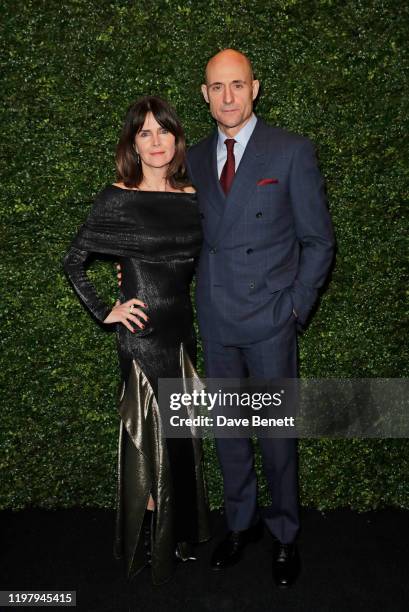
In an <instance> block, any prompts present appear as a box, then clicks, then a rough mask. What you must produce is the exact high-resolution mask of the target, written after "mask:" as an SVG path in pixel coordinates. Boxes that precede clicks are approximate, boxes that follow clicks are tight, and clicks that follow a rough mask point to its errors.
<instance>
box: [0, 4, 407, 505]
mask: <svg viewBox="0 0 409 612" xmlns="http://www.w3.org/2000/svg"><path fill="white" fill-rule="evenodd" d="M1 12H2V18H1V23H2V25H1V29H2V33H1V34H2V36H1V43H0V44H1V57H2V59H1V64H2V65H1V69H2V70H1V71H2V74H3V78H2V84H1V89H2V94H3V102H2V105H1V119H2V127H3V136H2V151H3V152H2V155H1V160H0V164H1V173H2V182H1V192H0V196H1V199H0V215H1V227H2V229H1V233H2V236H1V238H2V240H1V257H0V266H1V272H2V299H1V309H0V310H1V313H0V316H1V326H2V367H1V371H0V376H1V382H2V387H3V389H4V390H3V392H2V398H3V400H4V402H3V407H2V414H1V418H2V425H1V430H0V436H1V440H0V442H1V455H0V478H1V491H0V495H1V497H0V507H1V508H15V509H18V508H23V507H25V506H29V505H34V506H42V507H57V506H60V507H61V506H62V507H64V506H73V505H78V506H81V505H84V506H86V505H95V506H101V507H111V506H113V504H114V499H115V470H116V465H115V462H116V445H117V431H118V418H119V417H118V416H117V413H116V406H115V397H116V390H117V384H118V381H119V368H118V364H117V357H116V353H115V340H114V337H113V335H112V334H110V333H107V332H106V331H104V330H103V329H101V328H100V327H99V326H97V325H95V323H94V322H93V321H92V320H91V318H90V317H89V316H88V314H87V313H86V312H85V310H84V309H83V308H82V306H81V305H80V303H79V302H78V300H77V298H76V297H75V296H74V294H73V292H72V290H71V288H70V287H69V285H68V283H67V281H66V279H65V277H64V275H63V272H62V265H61V261H62V257H63V255H64V253H65V251H66V249H67V246H68V244H69V242H70V240H71V237H72V236H73V234H74V232H75V231H76V229H77V227H78V226H79V224H80V223H81V222H82V221H83V220H84V218H85V216H86V214H87V211H88V209H89V207H90V203H91V201H92V198H93V196H94V195H95V193H97V192H98V191H99V190H100V189H101V188H102V187H103V186H104V185H105V184H107V183H110V182H112V180H113V177H114V174H113V172H114V164H113V154H114V149H115V144H116V141H117V138H118V134H119V130H120V127H121V123H122V120H123V117H124V113H125V110H126V108H127V106H128V104H129V103H130V102H131V101H132V100H134V99H135V98H137V97H138V96H140V95H142V94H146V93H151V94H159V95H162V96H164V97H166V98H167V99H169V100H170V101H171V103H172V104H173V105H174V106H175V107H176V109H177V111H178V113H179V115H180V117H181V119H182V121H183V124H184V126H185V128H186V132H187V137H188V141H189V142H191V143H193V142H196V141H197V140H198V139H200V138H202V137H204V136H205V135H206V134H207V133H208V132H209V130H210V129H212V126H213V124H212V120H211V118H210V116H209V114H208V110H207V107H206V105H205V104H204V102H203V101H202V99H201V95H200V90H199V86H200V83H201V81H202V75H203V68H204V65H205V62H206V60H207V59H208V58H209V57H210V56H211V55H212V54H213V53H214V52H216V51H217V50H219V49H220V48H224V47H229V46H232V47H235V48H238V49H240V50H242V51H244V52H246V53H248V54H249V56H250V57H251V59H252V60H253V63H254V68H255V71H256V75H257V77H258V78H259V79H260V80H261V82H262V93H261V96H260V99H259V102H258V104H257V113H258V114H259V115H260V116H262V117H264V118H265V119H266V120H267V121H269V122H270V123H272V124H276V125H279V126H281V127H284V128H287V129H290V130H293V131H296V132H300V133H302V134H304V135H307V136H309V137H310V138H312V139H313V140H314V142H315V143H316V144H317V147H318V151H319V156H320V163H321V168H322V171H323V173H324V175H325V177H326V179H327V187H328V195H329V203H330V209H331V214H332V217H333V220H334V225H335V229H336V236H337V242H338V254H337V260H336V266H335V268H334V270H333V273H332V278H331V282H330V284H329V288H328V290H327V291H326V293H325V294H324V296H323V298H322V300H321V304H320V308H319V310H318V312H317V314H316V316H315V318H314V319H313V321H312V324H311V325H310V327H309V329H308V331H307V332H306V333H305V334H304V335H303V336H302V337H301V338H300V354H301V364H302V375H303V376H307V377H401V376H404V375H405V374H406V370H405V365H404V364H405V363H406V362H405V357H406V355H405V353H406V343H405V341H404V335H403V317H404V305H403V297H404V290H403V287H404V284H403V280H402V276H403V266H404V243H403V240H404V230H405V226H404V222H403V201H404V197H405V195H406V196H407V191H408V189H407V186H408V180H407V179H408V173H409V170H408V165H407V159H408V141H407V138H405V136H406V135H407V131H408V114H407V99H408V89H407V78H408V77H407V75H408V72H407V68H408V39H409V36H408V35H409V26H408V24H409V9H408V7H407V6H405V4H404V3H401V2H398V1H392V0H382V1H381V0H360V1H349V2H348V1H346V2H344V1H335V0H334V1H332V0H326V1H324V0H321V1H318V0H309V1H308V2H306V1H304V0H300V1H298V0H281V1H280V0H275V1H274V0H271V1H262V0H255V1H253V2H251V3H249V2H247V1H246V0H234V1H232V0H225V1H224V2H215V1H214V0H206V1H203V0H195V1H186V0H161V1H158V2H136V1H132V2H131V1H127V2H126V1H119V2H115V1H112V0H111V1H110V2H108V1H106V0H99V2H95V0H94V1H93V0H67V1H66V2H56V1H55V0H31V1H30V0H24V1H23V0H12V1H11V0H5V1H4V2H3V3H2V8H1ZM91 275H92V277H93V278H94V280H95V282H96V283H97V285H98V286H99V287H100V288H101V291H102V293H103V295H104V296H105V297H106V299H108V300H110V299H112V300H113V299H114V297H115V295H116V292H117V287H116V281H115V272H114V269H113V267H112V265H111V264H109V263H107V262H102V263H99V262H98V263H96V264H95V265H94V266H93V268H92V270H91ZM408 468H409V444H408V441H407V440H369V441H368V440H338V441H334V440H304V441H302V442H301V443H300V484H301V501H302V503H303V504H305V505H311V506H315V507H319V508H323V509H329V508H334V507H338V506H345V505H349V506H351V507H354V508H358V509H361V510H365V509H369V508H375V507H378V506H381V505H385V504H392V505H396V506H401V507H406V508H407V507H409V482H408V474H409V469H408ZM207 474H208V481H209V487H210V493H211V500H212V503H213V504H214V505H218V504H219V503H220V501H221V481H220V474H219V471H218V467H217V462H216V459H215V455H214V451H213V448H212V447H210V448H208V452H207ZM260 489H261V497H262V500H265V498H266V492H265V483H264V482H263V481H262V482H261V486H260Z"/></svg>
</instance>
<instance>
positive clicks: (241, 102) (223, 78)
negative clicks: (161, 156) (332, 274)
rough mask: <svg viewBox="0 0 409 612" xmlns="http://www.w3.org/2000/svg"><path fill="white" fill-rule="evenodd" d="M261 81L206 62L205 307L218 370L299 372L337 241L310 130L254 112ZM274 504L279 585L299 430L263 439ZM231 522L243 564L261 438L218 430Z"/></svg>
mask: <svg viewBox="0 0 409 612" xmlns="http://www.w3.org/2000/svg"><path fill="white" fill-rule="evenodd" d="M258 91H259V82H258V81H257V80H255V79H254V76H253V71H252V67H251V63H250V61H249V60H248V58H247V57H246V56H245V55H243V54H242V53H239V52H238V51H235V50H232V49H226V50H224V51H221V52H220V53H218V54H217V55H215V56H214V57H212V58H211V59H210V61H209V62H208V64H207V67H206V83H205V84H203V85H202V93H203V96H204V98H205V100H206V102H207V103H208V104H209V106H210V112H211V114H212V116H213V117H214V119H215V120H216V122H217V130H216V131H215V132H214V133H213V134H211V135H210V136H209V137H208V138H205V139H204V140H203V141H201V142H199V143H198V144H197V145H195V146H193V147H192V148H191V149H190V150H189V153H188V165H189V171H190V174H191V178H192V181H193V183H194V185H195V186H196V188H197V190H198V196H199V206H200V210H201V216H202V221H203V230H204V246H203V250H202V253H201V257H200V261H199V266H198V271H197V289H196V305H197V314H198V319H199V327H200V333H201V336H202V340H203V347H204V356H205V367H206V375H207V377H210V378H246V377H248V376H250V377H254V378H258V379H264V380H271V379H274V378H294V377H296V376H297V328H300V327H302V326H304V325H305V323H306V321H307V319H308V316H309V314H310V311H311V309H312V308H313V306H314V304H315V303H316V300H317V296H318V289H319V288H320V287H321V286H322V285H323V283H324V281H325V279H326V276H327V273H328V270H329V267H330V265H331V261H332V257H333V251H334V237H333V231H332V226H331V221H330V217H329V213H328V209H327V204H326V198H325V193H324V184H323V179H322V177H321V175H320V172H319V170H318V167H317V160H316V156H315V150H314V147H313V145H312V143H311V142H310V141H309V140H308V139H307V138H305V137H302V136H299V135H297V134H294V133H291V132H288V131H286V130H284V129H280V128H277V127H272V126H269V125H267V124H266V123H265V122H264V121H263V120H262V119H260V118H257V117H256V116H255V115H254V113H253V102H254V100H255V99H256V97H257V94H258ZM259 444H260V448H261V453H262V458H263V467H264V471H265V474H266V478H267V482H268V485H269V489H270V493H271V498H272V505H271V506H270V507H269V508H268V509H267V510H266V512H265V515H264V521H265V524H266V525H267V527H268V529H269V530H270V532H271V533H272V535H273V536H274V543H275V544H274V558H273V570H274V576H275V580H276V583H277V584H278V585H279V586H281V587H286V586H289V585H290V584H291V583H292V582H293V581H294V579H295V577H296V575H297V573H298V567H299V562H298V552H297V549H296V545H295V538H296V536H297V533H298V530H299V515H298V488H297V448H296V440H295V439H267V438H260V439H259ZM216 447H217V453H218V457H219V461H220V465H221V469H222V473H223V481H224V504H225V514H226V519H227V525H228V529H229V531H228V533H227V536H226V537H225V539H224V540H223V541H222V542H221V543H220V544H219V545H218V546H217V548H216V550H215V551H214V553H213V557H212V567H213V568H214V569H221V568H223V567H226V566H228V565H232V564H234V563H236V562H237V561H238V560H239V559H240V556H241V552H242V550H243V548H244V546H245V545H246V544H247V543H248V542H250V541H252V540H254V539H255V538H256V537H257V536H258V535H259V516H258V511H257V482H256V473H255V470H254V456H253V447H252V444H251V440H250V439H243V438H236V439H218V440H217V441H216Z"/></svg>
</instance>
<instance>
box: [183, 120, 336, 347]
mask: <svg viewBox="0 0 409 612" xmlns="http://www.w3.org/2000/svg"><path fill="white" fill-rule="evenodd" d="M217 137H218V133H217V130H216V131H215V132H214V133H213V134H211V135H210V136H209V137H208V138H206V139H205V140H203V141H201V142H200V143H198V144H197V145H195V146H193V147H191V148H190V150H189V152H188V166H189V171H190V174H191V178H192V181H193V183H194V185H195V186H196V188H197V190H198V197H199V207H200V214H201V217H202V224H203V230H204V244H203V248H202V252H201V256H200V260H199V264H198V270H197V290H196V303H197V313H198V319H199V325H200V332H201V335H202V337H203V339H204V340H205V341H206V339H209V340H214V341H217V342H220V343H222V344H225V345H232V344H233V345H243V344H247V343H254V342H258V341H260V340H263V339H265V338H267V337H269V336H271V335H272V334H274V330H276V329H279V328H280V327H282V325H283V324H285V323H286V322H288V320H289V319H290V318H291V317H294V316H295V315H294V313H293V309H294V311H295V313H296V314H297V318H298V319H297V320H298V323H299V324H300V325H304V324H305V323H306V321H307V319H308V315H309V313H310V311H311V309H312V307H313V305H314V303H315V301H316V299H317V295H318V289H319V288H320V287H321V286H322V285H323V283H324V281H325V278H326V276H327V273H328V270H329V267H330V264H331V260H332V257H333V250H334V237H333V231H332V225H331V220H330V216H329V213H328V209H327V202H326V196H325V191H324V182H323V179H322V176H321V174H320V172H319V170H318V166H317V160H316V156H315V149H314V146H313V144H312V143H311V141H310V140H309V139H307V138H305V137H303V136H299V135H297V134H293V133H291V132H289V131H286V130H284V129H281V128H277V127H272V126H269V125H267V124H266V123H265V122H264V121H263V120H262V119H260V118H259V119H258V120H257V123H256V125H255V128H254V130H253V133H252V135H251V137H250V140H249V142H248V144H247V146H246V149H245V151H244V154H243V157H242V159H241V162H240V164H239V167H238V169H237V172H236V175H235V178H234V181H233V184H232V187H231V190H230V192H229V194H228V196H227V197H226V196H225V194H224V192H223V191H222V189H221V186H220V182H219V178H218V174H217V160H216V147H217Z"/></svg>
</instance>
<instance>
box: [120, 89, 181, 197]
mask: <svg viewBox="0 0 409 612" xmlns="http://www.w3.org/2000/svg"><path fill="white" fill-rule="evenodd" d="M148 113H152V115H153V116H154V117H155V119H156V121H157V122H158V123H159V125H161V126H162V127H163V128H165V129H166V130H169V132H171V133H172V134H173V135H174V137H175V155H174V157H173V159H172V161H171V162H170V164H169V168H168V172H167V180H168V182H169V184H170V185H171V187H172V188H173V189H184V188H185V187H187V186H188V185H190V184H191V183H190V181H189V179H188V177H187V175H186V164H185V158H186V142H185V135H184V132H183V128H182V126H181V124H180V121H179V119H178V117H177V115H176V113H175V111H174V110H173V108H172V107H171V106H170V105H169V104H168V103H167V102H166V101H165V100H162V98H159V97H157V96H145V97H143V98H140V99H139V100H137V101H136V102H134V103H133V104H131V106H130V107H129V108H128V111H127V113H126V117H125V124H124V127H123V128H122V133H121V137H120V139H119V142H118V145H117V148H116V160H115V161H116V175H117V180H118V181H122V182H123V183H124V184H125V185H126V187H138V185H139V184H140V183H141V182H142V179H143V173H142V164H141V163H140V162H139V161H138V156H137V153H136V151H135V136H136V134H138V132H140V130H141V129H142V127H143V124H144V123H145V118H146V115H147V114H148Z"/></svg>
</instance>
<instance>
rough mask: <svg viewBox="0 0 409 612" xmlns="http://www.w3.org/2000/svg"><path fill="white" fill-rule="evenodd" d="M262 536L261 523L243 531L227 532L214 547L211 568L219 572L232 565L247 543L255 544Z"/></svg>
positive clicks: (238, 558) (238, 559) (239, 556)
mask: <svg viewBox="0 0 409 612" xmlns="http://www.w3.org/2000/svg"><path fill="white" fill-rule="evenodd" d="M262 535H263V525H262V523H261V522H260V523H257V525H254V527H250V528H249V529H245V530H244V531H229V532H228V534H227V536H226V537H225V539H224V540H222V541H221V542H220V544H219V545H218V546H217V547H216V549H215V550H214V552H213V555H212V560H211V568H212V569H213V570H220V569H223V568H224V567H229V566H231V565H234V564H235V563H237V562H238V561H240V559H241V554H242V551H243V549H244V547H245V546H246V544H248V543H249V542H256V541H257V540H259V539H260V538H261V537H262Z"/></svg>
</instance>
